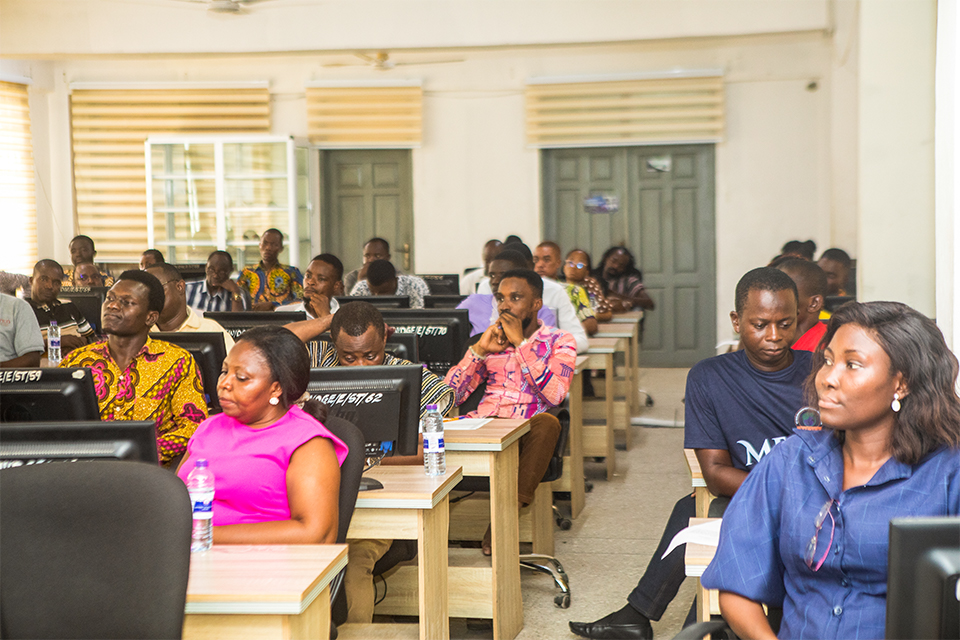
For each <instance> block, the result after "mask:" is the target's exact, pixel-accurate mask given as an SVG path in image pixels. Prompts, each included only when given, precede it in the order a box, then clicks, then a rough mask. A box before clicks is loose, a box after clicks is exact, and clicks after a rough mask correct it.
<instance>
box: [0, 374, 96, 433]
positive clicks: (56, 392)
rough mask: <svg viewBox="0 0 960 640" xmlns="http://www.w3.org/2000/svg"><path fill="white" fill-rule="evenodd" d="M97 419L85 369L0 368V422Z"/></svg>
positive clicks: (92, 388)
mask: <svg viewBox="0 0 960 640" xmlns="http://www.w3.org/2000/svg"><path fill="white" fill-rule="evenodd" d="M99 419H100V407H99V405H98V404H97V394H96V391H95V390H94V386H93V374H92V373H91V372H90V370H89V369H79V368H78V369H74V368H69V369H0V422H46V421H53V420H99Z"/></svg>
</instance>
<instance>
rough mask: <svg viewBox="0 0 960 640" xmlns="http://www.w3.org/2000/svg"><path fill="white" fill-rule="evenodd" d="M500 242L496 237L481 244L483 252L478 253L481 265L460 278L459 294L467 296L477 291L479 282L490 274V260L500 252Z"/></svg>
mask: <svg viewBox="0 0 960 640" xmlns="http://www.w3.org/2000/svg"><path fill="white" fill-rule="evenodd" d="M502 244H503V243H501V242H500V241H499V240H497V239H496V238H494V239H493V240H487V242H486V244H484V245H483V252H482V253H481V255H480V257H481V258H482V259H483V266H482V267H480V268H479V269H474V270H473V271H471V272H470V273H468V274H466V275H465V276H463V277H462V278H460V295H463V296H469V295H471V294H474V293H476V292H477V285H479V284H480V281H481V280H483V279H484V278H485V277H486V276H488V275H490V262H491V261H492V260H493V259H494V257H496V255H497V254H498V253H500V246H501V245H502Z"/></svg>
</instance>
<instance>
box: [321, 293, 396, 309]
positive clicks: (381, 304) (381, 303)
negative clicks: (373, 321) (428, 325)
mask: <svg viewBox="0 0 960 640" xmlns="http://www.w3.org/2000/svg"><path fill="white" fill-rule="evenodd" d="M334 299H335V300H336V301H337V302H339V303H340V304H341V305H343V304H347V303H350V302H369V303H370V304H372V305H373V306H375V307H376V308H377V309H409V308H410V297H409V296H334Z"/></svg>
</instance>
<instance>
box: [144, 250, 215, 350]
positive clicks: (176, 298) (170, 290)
mask: <svg viewBox="0 0 960 640" xmlns="http://www.w3.org/2000/svg"><path fill="white" fill-rule="evenodd" d="M147 273H149V274H150V275H152V276H155V277H156V278H157V280H159V281H160V284H161V285H162V286H163V293H164V301H163V309H161V310H160V317H159V318H158V319H157V323H156V324H155V325H153V327H151V328H150V331H152V332H156V331H174V332H180V331H189V332H205V333H218V332H219V333H222V334H223V343H224V346H226V348H227V353H230V349H232V348H233V337H232V336H231V335H230V334H229V333H228V332H227V330H226V329H224V328H223V327H222V326H220V323H219V322H217V321H216V320H211V319H210V318H204V317H202V316H199V315H197V312H196V311H194V310H193V309H191V308H190V307H188V306H187V294H186V283H185V282H184V281H183V277H182V276H181V275H180V271H179V270H178V269H177V268H176V267H175V266H173V265H172V264H167V263H166V262H162V263H160V264H158V265H155V266H152V267H149V268H148V269H147Z"/></svg>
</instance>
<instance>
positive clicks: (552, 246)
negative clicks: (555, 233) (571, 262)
mask: <svg viewBox="0 0 960 640" xmlns="http://www.w3.org/2000/svg"><path fill="white" fill-rule="evenodd" d="M540 247H547V248H548V249H552V250H554V251H556V252H557V255H559V256H563V252H562V251H561V250H560V245H558V244H557V243H556V242H554V241H553V240H544V241H543V242H541V243H540V244H538V245H537V249H539V248H540Z"/></svg>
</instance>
